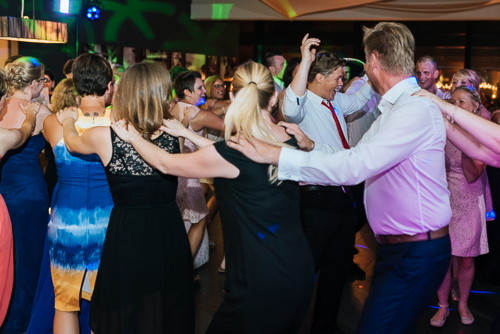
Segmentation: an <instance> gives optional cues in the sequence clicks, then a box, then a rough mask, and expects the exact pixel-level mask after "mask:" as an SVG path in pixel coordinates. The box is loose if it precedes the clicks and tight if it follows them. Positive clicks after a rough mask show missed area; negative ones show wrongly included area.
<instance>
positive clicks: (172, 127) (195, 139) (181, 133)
mask: <svg viewBox="0 0 500 334" xmlns="http://www.w3.org/2000/svg"><path fill="white" fill-rule="evenodd" d="M163 124H164V125H162V126H161V127H160V130H162V131H165V132H166V133H168V134H169V135H171V136H174V137H183V138H186V139H188V140H190V141H191V142H192V143H193V144H195V145H196V147H198V148H202V147H205V146H207V145H212V144H213V143H215V142H214V141H213V140H210V139H208V138H205V137H202V136H199V135H197V134H196V133H194V132H193V131H190V130H188V129H187V128H186V127H184V125H182V123H181V122H179V121H178V120H176V119H172V120H164V121H163Z"/></svg>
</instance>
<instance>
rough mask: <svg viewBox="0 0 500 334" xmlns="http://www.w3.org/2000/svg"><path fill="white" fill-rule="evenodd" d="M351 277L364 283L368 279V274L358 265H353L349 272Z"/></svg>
mask: <svg viewBox="0 0 500 334" xmlns="http://www.w3.org/2000/svg"><path fill="white" fill-rule="evenodd" d="M349 275H350V276H351V278H354V279H356V280H358V281H364V280H365V279H366V273H365V271H364V270H363V269H361V268H360V267H359V266H358V265H357V264H356V263H354V262H353V263H352V265H351V269H350V270H349Z"/></svg>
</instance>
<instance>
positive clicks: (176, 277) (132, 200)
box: [90, 129, 194, 334]
mask: <svg viewBox="0 0 500 334" xmlns="http://www.w3.org/2000/svg"><path fill="white" fill-rule="evenodd" d="M110 131H111V142H112V145H113V154H112V157H111V161H110V162H109V164H108V165H107V166H106V167H105V171H106V176H107V179H108V184H109V188H110V190H111V195H112V196H113V201H114V204H115V206H114V208H113V210H112V211H111V217H110V220H109V225H108V231H107V233H106V239H105V241H104V247H103V251H102V256H101V263H100V265H99V270H98V272H97V279H96V283H95V288H94V294H93V295H92V300H91V303H90V326H91V328H92V330H93V331H94V333H96V334H106V333H110V334H111V333H112V334H115V333H120V334H126V333H131V334H132V333H134V334H136V333H155V334H156V333H182V334H184V333H185V334H190V333H193V332H194V294H193V263H192V257H191V250H190V247H189V242H188V239H187V235H186V231H185V230H184V226H183V223H182V217H181V214H180V212H179V208H178V207H177V204H176V203H175V194H176V190H177V177H175V176H171V175H164V174H161V173H158V172H157V171H156V170H155V169H153V168H152V167H151V166H149V165H148V164H147V163H146V162H145V161H144V160H143V159H142V158H141V157H140V156H139V154H138V153H137V152H136V151H135V150H134V148H133V146H132V145H130V144H128V143H126V142H124V141H122V140H121V139H120V138H119V137H118V136H117V135H116V134H115V132H114V131H113V130H112V129H111V130H110ZM154 141H155V142H156V143H157V144H158V147H160V148H161V149H163V150H165V151H167V152H169V153H178V152H179V144H178V140H177V138H173V137H171V136H169V135H168V134H166V133H163V134H162V135H160V136H159V137H158V138H156V139H155V140H154Z"/></svg>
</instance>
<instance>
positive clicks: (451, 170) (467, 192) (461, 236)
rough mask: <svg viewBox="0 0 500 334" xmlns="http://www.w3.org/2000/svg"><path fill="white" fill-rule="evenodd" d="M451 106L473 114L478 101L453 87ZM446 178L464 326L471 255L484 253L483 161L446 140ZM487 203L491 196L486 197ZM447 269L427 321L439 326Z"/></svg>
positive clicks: (474, 93)
mask: <svg viewBox="0 0 500 334" xmlns="http://www.w3.org/2000/svg"><path fill="white" fill-rule="evenodd" d="M452 98H453V100H454V101H455V105H456V106H457V107H460V108H462V109H465V110H467V111H469V112H471V113H474V114H475V115H478V114H479V111H480V108H481V100H480V97H479V94H478V92H477V91H475V90H474V89H473V88H472V87H468V86H459V87H456V89H455V91H454V92H453V95H452ZM445 162H446V179H447V181H448V189H449V190H450V204H451V210H452V213H453V215H452V218H451V220H450V225H449V231H450V232H449V233H450V240H451V254H452V255H453V256H455V257H456V258H457V262H458V290H459V292H460V298H459V300H458V313H459V314H460V318H461V321H462V323H463V324H464V325H471V324H472V323H473V322H474V316H473V315H472V313H471V312H470V310H469V308H468V298H469V293H470V289H471V286H472V281H473V279H474V258H475V257H477V256H479V255H482V254H486V253H488V237H487V232H486V212H487V209H486V208H487V202H488V198H487V196H488V195H489V194H486V195H485V187H486V182H487V177H486V172H485V167H486V164H485V163H483V162H481V161H479V160H475V159H471V158H469V157H468V156H466V155H465V154H463V153H462V152H461V151H460V150H459V149H458V148H457V147H455V146H454V145H453V144H452V143H451V142H450V141H447V143H446V146H445ZM489 200H490V203H491V198H489ZM451 283H452V280H451V270H448V272H447V274H446V277H445V279H444V280H443V283H442V284H441V286H440V288H439V290H438V297H439V304H438V305H439V310H438V311H437V312H436V314H435V315H434V316H433V317H432V319H431V321H430V323H431V325H432V326H434V327H442V326H443V325H444V323H445V321H446V318H447V317H448V314H449V310H448V306H449V304H448V295H449V293H450V285H451Z"/></svg>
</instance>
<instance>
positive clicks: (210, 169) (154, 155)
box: [111, 120, 239, 179]
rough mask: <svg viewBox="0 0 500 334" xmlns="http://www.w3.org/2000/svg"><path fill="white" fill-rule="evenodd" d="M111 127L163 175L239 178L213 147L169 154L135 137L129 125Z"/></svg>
mask: <svg viewBox="0 0 500 334" xmlns="http://www.w3.org/2000/svg"><path fill="white" fill-rule="evenodd" d="M111 127H112V128H113V130H114V131H115V132H116V134H117V135H118V136H119V137H120V138H121V139H122V140H124V141H126V142H128V143H131V144H132V145H133V146H134V148H135V150H136V151H137V153H139V154H140V155H141V157H142V158H143V159H144V160H145V161H146V162H147V163H148V164H150V165H151V166H153V167H154V168H156V169H158V170H159V171H160V172H162V173H164V174H171V175H177V176H182V177H187V178H209V177H224V178H230V179H233V178H236V177H237V176H238V175H239V170H238V168H236V167H235V166H234V165H232V164H230V163H229V162H227V161H226V160H225V159H224V158H222V157H221V156H220V154H219V153H217V151H216V149H215V147H214V146H213V145H208V146H206V147H204V148H202V149H201V150H199V151H196V152H194V153H187V154H169V153H168V152H166V151H164V150H162V149H161V148H159V147H158V146H155V145H153V144H152V143H149V142H148V141H146V140H145V139H144V138H142V137H141V136H139V134H138V133H137V131H135V129H133V127H132V126H131V125H129V126H128V128H127V127H126V125H125V122H124V121H123V120H122V121H119V122H117V123H114V124H112V125H111ZM186 166H189V168H186Z"/></svg>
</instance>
